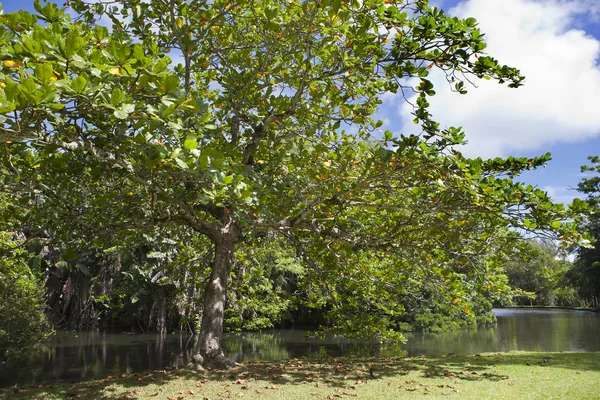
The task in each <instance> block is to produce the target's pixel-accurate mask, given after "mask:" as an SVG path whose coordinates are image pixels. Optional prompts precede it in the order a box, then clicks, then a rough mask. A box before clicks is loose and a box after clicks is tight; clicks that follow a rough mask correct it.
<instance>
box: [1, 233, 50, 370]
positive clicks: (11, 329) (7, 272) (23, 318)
mask: <svg viewBox="0 0 600 400" xmlns="http://www.w3.org/2000/svg"><path fill="white" fill-rule="evenodd" d="M28 259H29V257H28V253H27V251H26V250H25V249H24V248H23V247H22V241H17V240H14V239H13V238H12V235H11V234H10V233H9V232H0V358H4V357H5V356H9V357H10V356H15V355H17V356H21V355H24V354H26V352H27V351H29V350H30V349H31V348H33V347H35V346H38V345H39V344H41V343H43V342H44V340H45V339H47V338H48V337H49V336H50V335H51V334H52V330H51V328H50V325H49V324H48V321H47V320H46V316H45V315H44V310H43V300H42V296H43V291H42V289H41V287H40V282H39V281H38V279H37V278H36V277H35V276H34V275H33V274H32V273H31V271H30V270H29V268H28V266H27V261H28Z"/></svg>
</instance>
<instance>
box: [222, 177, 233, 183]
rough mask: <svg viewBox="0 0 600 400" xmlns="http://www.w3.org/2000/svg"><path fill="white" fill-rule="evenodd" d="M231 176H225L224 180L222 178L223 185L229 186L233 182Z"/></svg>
mask: <svg viewBox="0 0 600 400" xmlns="http://www.w3.org/2000/svg"><path fill="white" fill-rule="evenodd" d="M233 178H234V176H233V175H227V176H226V177H225V178H223V183H224V184H225V185H229V184H230V183H231V182H233Z"/></svg>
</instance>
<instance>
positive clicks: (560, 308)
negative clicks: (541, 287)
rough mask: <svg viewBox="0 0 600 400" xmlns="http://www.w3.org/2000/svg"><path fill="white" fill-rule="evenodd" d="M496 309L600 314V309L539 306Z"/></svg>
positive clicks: (500, 308) (499, 308)
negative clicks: (537, 309) (571, 311)
mask: <svg viewBox="0 0 600 400" xmlns="http://www.w3.org/2000/svg"><path fill="white" fill-rule="evenodd" d="M494 308H495V309H498V310H502V309H506V310H519V309H525V310H531V309H536V308H539V309H540V310H573V311H591V312H597V313H600V307H599V308H590V307H567V306H537V305H531V306H528V305H517V306H508V307H494Z"/></svg>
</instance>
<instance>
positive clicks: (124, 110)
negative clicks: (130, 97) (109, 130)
mask: <svg viewBox="0 0 600 400" xmlns="http://www.w3.org/2000/svg"><path fill="white" fill-rule="evenodd" d="M134 111H135V106H134V105H133V104H123V105H122V106H121V107H120V108H118V109H117V110H115V112H114V113H113V114H114V116H115V117H117V118H118V119H125V118H128V117H129V114H131V113H132V112H134Z"/></svg>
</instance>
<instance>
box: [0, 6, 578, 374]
mask: <svg viewBox="0 0 600 400" xmlns="http://www.w3.org/2000/svg"><path fill="white" fill-rule="evenodd" d="M70 4H71V7H73V10H74V12H75V15H76V17H75V19H74V21H73V20H72V18H71V16H70V15H69V14H67V13H65V11H64V10H63V9H60V8H59V7H57V6H56V5H53V4H50V3H48V4H46V5H44V6H42V5H41V4H40V3H39V2H37V1H36V3H35V8H36V10H37V16H36V15H32V14H29V13H27V12H24V11H20V12H18V13H12V14H6V15H3V16H2V17H0V18H1V19H0V26H1V28H0V29H2V32H1V34H2V36H1V37H0V58H1V59H2V61H3V66H2V70H1V72H0V87H1V90H0V122H1V124H2V125H1V127H0V138H1V139H2V142H3V143H4V146H3V148H2V153H1V155H2V159H3V162H4V165H5V167H6V168H7V169H8V170H9V171H10V172H11V173H10V174H9V175H8V176H7V177H6V179H5V180H4V183H5V185H6V187H9V188H10V189H11V190H12V192H13V193H15V194H16V195H15V199H20V200H21V201H22V203H23V205H24V206H25V207H26V214H25V217H23V218H24V219H27V221H28V223H33V222H31V221H35V223H36V224H37V225H38V226H42V227H45V231H44V232H45V234H46V235H48V236H51V237H52V238H67V237H70V238H73V237H76V238H80V239H82V238H87V237H88V236H89V235H92V236H94V238H95V241H94V242H92V243H96V244H97V245H99V246H101V243H102V240H105V238H106V237H107V235H114V234H116V232H121V233H122V232H127V231H132V230H138V231H139V230H144V229H147V230H153V229H155V228H156V227H157V226H165V227H176V228H177V229H181V227H183V228H185V229H187V230H190V231H192V232H194V233H195V234H197V235H201V236H204V237H206V238H207V239H208V240H209V242H210V243H211V244H212V257H213V258H212V263H211V275H210V278H209V279H208V281H207V283H206V287H205V297H204V303H203V308H204V309H203V315H202V324H201V330H200V340H199V343H200V347H199V352H200V354H201V356H202V357H203V360H204V362H205V363H206V364H208V365H213V366H222V365H226V364H227V363H228V362H227V360H226V359H225V357H224V356H223V352H222V348H221V338H222V331H223V318H224V310H225V306H226V301H227V282H228V280H230V279H236V278H235V277H232V276H231V274H230V272H231V270H232V265H233V264H234V262H235V261H236V244H239V243H240V242H241V241H243V240H244V238H247V237H251V236H254V235H260V232H261V231H269V232H274V234H277V235H282V236H283V237H284V238H285V240H286V243H287V244H288V245H290V246H293V247H294V248H295V250H296V252H297V255H298V257H299V258H300V259H301V260H302V261H303V263H304V265H305V266H306V272H305V273H304V274H303V276H302V282H303V283H304V284H305V285H306V286H305V287H306V288H307V289H306V290H305V291H304V292H303V293H304V296H305V300H306V301H307V302H308V303H309V304H312V305H314V306H319V305H320V304H324V303H326V304H327V305H326V306H327V307H328V308H329V309H328V313H327V318H328V319H329V322H328V323H329V327H330V328H331V329H334V330H340V331H345V332H354V333H355V334H365V333H367V334H386V333H387V334H393V333H394V326H395V324H396V323H397V322H398V320H399V319H401V315H402V312H403V310H402V307H401V305H400V303H399V300H398V296H399V295H403V296H414V298H415V299H414V301H416V302H418V301H419V298H420V297H421V296H423V294H422V293H412V292H411V291H410V290H411V288H413V287H419V286H418V285H416V284H415V282H417V283H418V282H424V281H426V282H429V284H430V285H427V286H428V289H427V290H431V289H433V290H436V291H437V292H438V294H439V296H440V298H443V299H447V300H448V304H451V305H455V306H456V309H457V310H459V311H460V312H465V313H468V312H470V311H469V310H470V305H469V304H470V303H469V301H470V300H469V299H470V298H471V297H472V296H471V293H473V292H474V291H477V290H480V291H482V292H484V291H494V290H496V288H495V287H494V285H495V284H497V283H499V282H500V281H494V279H493V277H495V276H497V275H498V273H497V272H498V271H499V268H500V267H499V265H500V261H501V260H500V258H501V257H500V255H501V253H502V251H504V250H506V249H508V248H509V247H510V246H511V244H512V243H513V242H514V241H515V240H516V238H515V236H516V235H515V234H513V233H511V232H510V231H509V230H507V229H506V228H507V227H510V226H515V227H520V228H522V229H526V230H539V229H546V228H548V229H554V230H557V231H560V233H561V234H562V235H563V238H565V239H567V238H569V239H573V240H577V239H578V238H579V236H578V234H577V233H576V232H575V231H574V230H573V225H572V224H565V223H561V222H560V221H561V219H563V218H564V217H565V214H564V210H563V209H562V207H561V206H557V205H554V204H552V203H551V202H550V201H549V199H548V197H547V195H546V193H544V192H543V191H541V190H539V189H536V188H533V187H527V186H524V185H522V184H519V183H516V182H514V181H513V180H512V178H513V177H514V176H515V175H518V174H519V172H521V171H523V170H525V169H531V168H535V167H538V166H540V165H542V164H544V163H545V162H546V161H547V160H548V159H549V155H545V156H542V157H540V158H533V159H521V158H509V159H494V160H487V161H485V160H481V159H466V158H464V157H463V156H462V155H461V154H460V152H459V151H458V150H457V149H456V146H457V145H459V144H461V143H462V142H463V139H464V134H463V132H461V130H460V128H448V129H444V130H442V129H440V127H439V125H438V124H437V123H435V122H434V121H433V120H432V117H431V115H430V114H429V112H428V111H427V108H428V101H427V98H428V97H430V96H433V95H435V91H434V87H433V84H432V83H431V81H430V80H428V79H427V77H428V75H429V74H430V72H432V71H439V73H443V74H445V75H446V77H447V79H448V83H449V84H450V85H451V87H452V88H453V89H454V90H456V91H457V92H460V93H463V94H464V93H466V86H465V84H464V82H465V81H466V80H468V79H470V77H473V78H475V77H478V78H486V79H490V78H491V79H495V80H497V81H499V82H500V83H507V84H508V86H509V87H517V86H519V85H520V84H521V82H522V81H523V79H524V78H523V77H522V76H521V75H520V73H519V71H518V70H517V69H515V68H510V67H507V66H503V65H501V64H499V63H498V62H497V61H496V60H494V59H493V58H492V57H490V56H487V55H485V54H484V53H483V50H484V49H485V43H484V41H483V34H482V33H481V32H480V31H479V29H478V28H477V23H476V21H475V20H474V19H473V18H468V19H464V20H462V19H458V18H452V17H448V16H446V15H445V14H444V13H443V12H442V11H441V10H439V9H437V8H430V7H429V6H428V4H427V1H423V0H417V1H410V0H409V1H393V0H392V1H390V0H367V1H362V2H359V1H345V0H344V1H342V0H332V1H330V0H323V1H317V2H314V1H297V0H290V1H287V0H281V1H266V0H265V1H251V0H250V1H244V0H241V1H234V0H232V1H229V0H216V1H206V0H190V1H183V0H154V1H150V2H143V1H139V0H132V1H118V2H109V3H95V2H94V3H90V4H86V3H85V2H82V1H80V0H74V1H71V3H70ZM39 20H41V21H42V22H41V23H40V22H38V21H39ZM102 25H109V27H110V29H107V28H106V27H104V26H102ZM168 54H171V55H172V58H173V59H174V60H175V62H174V63H171V58H169V57H168V56H167V55H168ZM386 92H392V93H398V92H401V93H403V94H405V95H406V96H407V97H408V96H410V95H411V94H413V93H416V94H417V95H418V96H417V100H416V104H415V105H414V107H415V108H414V117H415V123H417V125H415V126H416V128H415V129H416V132H415V133H416V135H415V134H411V133H410V132H407V133H405V134H404V135H401V136H394V135H393V134H392V132H390V131H385V132H382V131H381V130H380V129H379V128H380V127H381V124H382V123H381V122H379V121H375V120H373V119H372V115H373V114H374V112H375V111H376V110H377V107H378V105H379V104H380V103H381V99H380V97H381V95H382V94H384V93H386ZM417 127H418V129H417ZM575 211H576V210H575ZM173 229H175V228H173ZM86 235H88V236H86ZM71 240H73V239H71ZM84 240H89V239H84ZM490 250H497V254H492V255H490V254H489V252H490ZM436 283H437V284H436ZM357 315H358V316H360V320H357V319H356V316H357Z"/></svg>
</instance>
